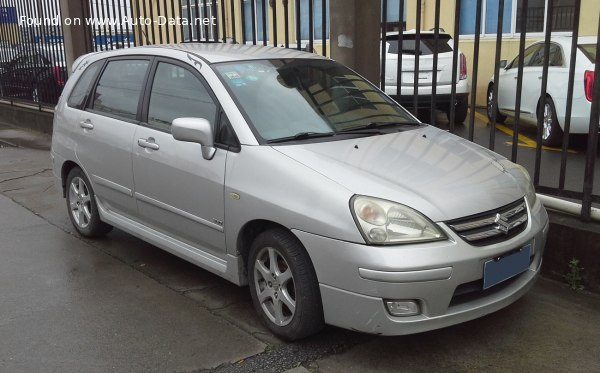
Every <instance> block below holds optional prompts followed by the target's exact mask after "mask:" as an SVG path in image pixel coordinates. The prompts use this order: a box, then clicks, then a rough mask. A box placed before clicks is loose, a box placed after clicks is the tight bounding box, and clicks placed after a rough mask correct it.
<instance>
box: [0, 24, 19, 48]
mask: <svg viewBox="0 0 600 373" xmlns="http://www.w3.org/2000/svg"><path fill="white" fill-rule="evenodd" d="M0 40H1V41H7V42H9V43H11V44H16V43H18V42H19V41H20V40H21V34H20V32H19V27H18V26H17V24H3V25H0Z"/></svg>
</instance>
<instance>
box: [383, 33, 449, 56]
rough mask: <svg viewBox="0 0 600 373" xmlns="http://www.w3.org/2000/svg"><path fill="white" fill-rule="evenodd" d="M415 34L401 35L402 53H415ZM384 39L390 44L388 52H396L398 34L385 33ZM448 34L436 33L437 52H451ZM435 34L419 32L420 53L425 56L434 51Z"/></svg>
mask: <svg viewBox="0 0 600 373" xmlns="http://www.w3.org/2000/svg"><path fill="white" fill-rule="evenodd" d="M415 38H416V35H415V34H404V35H403V37H402V54H415V51H416V50H417V43H416V41H415ZM385 40H386V41H387V43H388V44H389V45H390V47H389V49H388V53H393V54H396V53H398V35H387V36H386V38H385ZM450 40H451V39H450V35H447V34H439V35H438V42H437V47H438V53H446V52H452V46H451V45H450V44H449V43H448V42H449V41H450ZM435 45H436V42H435V36H434V35H433V34H421V43H420V45H419V51H420V55H423V56H427V55H431V54H433V52H434V51H435Z"/></svg>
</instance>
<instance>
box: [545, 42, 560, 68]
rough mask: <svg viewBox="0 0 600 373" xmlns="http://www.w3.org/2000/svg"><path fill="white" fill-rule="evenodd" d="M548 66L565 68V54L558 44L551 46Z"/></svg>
mask: <svg viewBox="0 0 600 373" xmlns="http://www.w3.org/2000/svg"><path fill="white" fill-rule="evenodd" d="M548 66H557V67H561V66H563V53H562V49H561V47H560V46H559V45H558V44H550V59H549V63H548Z"/></svg>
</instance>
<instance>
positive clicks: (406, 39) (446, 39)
mask: <svg viewBox="0 0 600 373" xmlns="http://www.w3.org/2000/svg"><path fill="white" fill-rule="evenodd" d="M415 38H416V31H415V30H409V31H405V32H404V33H403V41H402V82H401V85H400V96H398V95H397V94H398V81H399V80H398V32H388V33H387V34H386V42H387V51H386V58H385V93H387V94H388V95H390V96H391V97H392V98H394V99H395V100H396V101H398V102H400V103H401V104H404V105H405V106H406V107H412V105H413V97H414V71H415V49H416V43H415ZM438 40H439V41H438V74H437V83H436V95H435V99H436V104H437V105H436V106H437V108H438V109H439V110H442V111H445V112H446V115H447V116H448V119H450V108H451V106H450V104H451V92H452V54H453V53H452V52H453V50H454V42H453V40H452V37H451V36H450V35H449V34H447V33H445V32H440V33H439V39H438ZM434 49H435V37H434V32H433V31H421V43H420V47H419V50H420V54H419V55H420V58H419V72H418V74H419V89H418V96H419V99H418V104H419V108H423V109H429V108H430V107H431V93H432V82H433V56H434ZM457 69H458V72H457V75H456V76H457V79H458V81H457V82H456V100H455V101H454V105H455V107H456V109H455V120H454V121H455V122H456V123H462V122H464V121H465V119H466V118H467V111H468V109H469V86H468V83H467V59H466V57H465V55H464V54H463V53H462V52H460V51H459V63H458V66H457Z"/></svg>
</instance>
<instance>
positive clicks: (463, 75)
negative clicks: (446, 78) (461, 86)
mask: <svg viewBox="0 0 600 373" xmlns="http://www.w3.org/2000/svg"><path fill="white" fill-rule="evenodd" d="M459 79H460V80H464V79H467V57H465V55H464V54H462V53H461V54H460V78H459Z"/></svg>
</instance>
